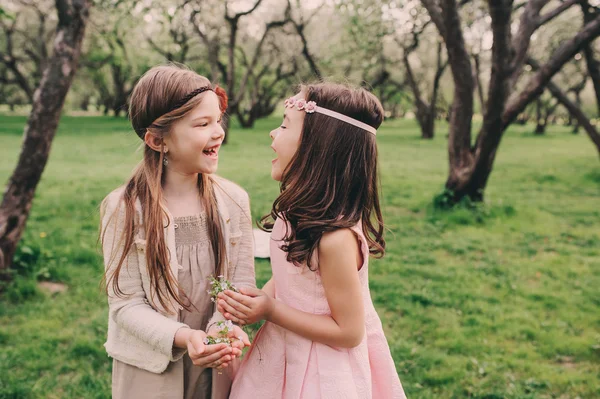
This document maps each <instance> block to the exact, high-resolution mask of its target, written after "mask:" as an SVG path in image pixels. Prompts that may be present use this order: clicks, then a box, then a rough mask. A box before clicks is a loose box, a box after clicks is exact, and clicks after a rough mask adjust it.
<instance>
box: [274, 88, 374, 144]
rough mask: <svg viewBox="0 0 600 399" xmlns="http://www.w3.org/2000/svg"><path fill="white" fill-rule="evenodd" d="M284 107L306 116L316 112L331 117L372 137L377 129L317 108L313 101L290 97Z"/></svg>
mask: <svg viewBox="0 0 600 399" xmlns="http://www.w3.org/2000/svg"><path fill="white" fill-rule="evenodd" d="M285 107H286V108H296V109H297V110H298V111H305V112H306V113H307V114H312V113H315V112H317V113H319V114H323V115H327V116H331V117H332V118H335V119H339V120H341V121H343V122H346V123H349V124H351V125H354V126H356V127H359V128H361V129H363V130H366V131H367V132H369V133H372V134H373V135H376V134H377V129H375V128H374V127H373V126H370V125H367V124H366V123H363V122H361V121H358V120H356V119H354V118H350V117H349V116H346V115H344V114H340V113H339V112H335V111H332V110H330V109H327V108H323V107H319V106H317V103H316V102H314V101H306V100H303V99H295V98H293V97H290V98H288V99H287V100H285Z"/></svg>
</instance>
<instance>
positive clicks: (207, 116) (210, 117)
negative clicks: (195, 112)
mask: <svg viewBox="0 0 600 399" xmlns="http://www.w3.org/2000/svg"><path fill="white" fill-rule="evenodd" d="M202 119H212V115H202V116H198V117H196V118H194V119H192V120H191V123H195V122H199V121H201V120H202Z"/></svg>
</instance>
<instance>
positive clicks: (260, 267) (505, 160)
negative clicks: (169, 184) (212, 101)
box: [0, 116, 600, 399]
mask: <svg viewBox="0 0 600 399" xmlns="http://www.w3.org/2000/svg"><path fill="white" fill-rule="evenodd" d="M24 122H25V119H24V118H22V117H9V116H1V117H0V140H1V143H2V145H1V146H0V182H1V183H2V184H4V183H5V182H6V180H7V179H8V177H9V175H10V173H11V172H12V169H13V167H14V165H15V163H16V160H17V157H18V153H19V149H20V144H21V135H22V129H23V124H24ZM278 123H279V120H278V119H267V120H262V121H260V122H259V123H258V124H257V126H256V128H255V129H253V130H250V131H243V130H240V129H238V128H234V129H233V130H232V134H231V143H230V144H229V145H227V146H226V148H224V150H223V151H222V156H221V162H220V169H219V172H220V174H222V175H223V176H225V177H227V178H230V179H232V180H234V181H236V182H237V183H239V184H240V185H242V186H243V187H244V188H245V189H246V190H247V191H248V192H249V193H250V197H251V199H252V211H253V215H254V217H255V218H257V217H258V216H259V215H262V214H264V213H266V212H267V211H268V209H269V207H270V203H271V201H272V200H273V199H274V198H275V196H276V194H277V191H278V186H277V184H276V183H275V182H273V181H271V180H270V174H269V171H270V162H269V161H270V159H271V158H272V152H271V149H270V148H269V147H268V144H269V138H268V132H269V130H270V129H271V128H272V127H274V126H276V125H277V124H278ZM531 131H532V127H531V126H525V127H523V126H515V127H512V128H511V130H510V131H509V132H508V133H507V135H506V137H505V138H504V139H503V142H502V144H501V147H500V151H499V153H498V156H497V160H496V166H495V169H494V172H493V174H492V176H491V179H490V183H489V186H488V189H487V191H486V204H485V205H484V206H482V207H479V208H477V209H475V210H468V209H464V208H463V209H456V210H454V211H450V212H442V211H437V210H435V209H433V207H432V206H431V203H432V199H433V197H434V196H435V195H436V194H438V193H440V192H441V190H442V187H443V182H444V180H445V177H446V173H447V153H446V138H445V130H444V126H440V127H439V129H438V135H437V137H436V138H435V140H433V141H422V140H420V139H419V138H418V129H417V127H416V125H415V123H414V122H412V121H399V122H391V123H387V124H386V125H384V127H382V129H381V130H380V135H379V136H378V142H379V148H380V154H381V159H380V161H381V168H380V169H381V177H382V182H383V199H382V201H383V205H384V216H385V220H386V223H387V226H388V228H389V230H390V231H389V234H388V235H387V239H388V248H389V250H388V253H387V256H386V257H385V258H384V259H382V260H377V261H373V262H372V267H371V272H370V273H371V274H370V279H371V292H372V296H373V300H374V302H375V305H376V307H377V310H378V311H379V314H380V316H381V318H382V320H383V323H384V327H385V330H386V335H387V337H388V340H389V343H390V347H391V350H392V354H393V357H394V360H395V363H396V367H397V369H398V373H399V374H400V377H401V379H402V382H403V384H404V388H405V390H406V392H407V395H408V397H409V398H467V397H470V398H481V399H483V398H486V399H496V398H498V399H500V398H523V399H525V398H562V399H566V398H573V399H574V398H578V397H579V398H597V397H600V377H599V375H600V312H599V309H600V308H599V306H600V294H599V292H600V291H599V290H598V287H599V286H600V229H599V228H598V226H599V225H600V206H599V204H600V201H599V199H600V164H599V163H598V156H597V154H596V153H595V151H594V149H593V146H592V145H591V144H590V143H589V142H588V140H587V138H586V137H585V135H583V134H581V135H572V134H570V133H569V129H567V128H562V127H553V128H551V129H550V130H549V132H548V134H547V135H546V136H542V137H534V136H533V135H532V134H531ZM138 147H139V140H138V139H137V138H136V137H135V135H134V134H133V133H132V132H131V131H130V130H129V127H128V125H127V123H126V121H124V120H122V119H113V118H101V117H78V118H72V117H64V118H63V119H62V121H61V125H60V130H59V133H58V135H57V137H56V140H55V141H54V144H53V147H52V154H51V157H50V161H49V164H48V166H47V168H46V171H45V172H44V175H43V178H42V181H41V184H40V185H39V188H38V190H37V192H36V197H35V201H34V204H33V209H32V213H31V217H30V219H29V222H28V225H27V230H26V232H25V236H24V239H23V243H22V245H21V248H20V251H19V261H18V264H19V268H18V271H19V273H20V274H19V277H17V279H16V281H15V283H14V285H13V286H11V287H9V288H8V289H7V290H6V292H5V294H3V296H2V298H1V299H0V345H1V347H2V350H1V351H0V376H1V377H0V398H96V397H98V398H104V397H109V396H110V378H111V376H110V370H111V362H110V359H109V358H108V357H107V355H106V353H105V351H104V348H103V347H102V344H103V343H104V340H105V334H106V325H107V306H106V299H105V297H104V296H103V293H102V292H101V290H100V289H99V281H100V278H101V275H102V262H101V258H100V256H99V250H98V246H97V243H96V239H97V226H98V205H99V204H100V202H101V200H102V198H103V197H104V196H105V195H106V194H107V193H108V192H109V191H111V190H112V189H113V188H114V187H116V186H118V185H119V184H121V183H122V182H123V181H124V180H125V179H126V177H127V176H128V175H129V173H130V172H131V170H132V168H133V166H134V165H135V163H136V160H137V159H139V157H140V156H141V153H140V152H139V151H137V148H138ZM257 275H258V280H259V281H258V282H259V284H262V283H264V282H265V281H266V280H267V279H268V277H269V275H270V270H269V265H268V263H267V262H264V261H260V262H258V263H257ZM35 278H38V279H49V280H56V281H64V282H65V283H67V284H68V287H69V289H68V291H67V292H65V293H62V294H57V295H55V296H50V295H48V294H45V293H43V292H42V291H40V290H39V289H38V288H37V287H36V284H35V283H34V279H35Z"/></svg>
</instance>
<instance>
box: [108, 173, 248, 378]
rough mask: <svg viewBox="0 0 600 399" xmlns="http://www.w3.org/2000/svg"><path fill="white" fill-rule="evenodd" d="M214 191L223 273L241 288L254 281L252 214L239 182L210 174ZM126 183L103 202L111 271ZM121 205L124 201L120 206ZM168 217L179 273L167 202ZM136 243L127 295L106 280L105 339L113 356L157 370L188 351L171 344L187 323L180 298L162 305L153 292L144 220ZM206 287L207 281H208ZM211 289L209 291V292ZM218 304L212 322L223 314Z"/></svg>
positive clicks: (126, 269)
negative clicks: (181, 318) (222, 242)
mask: <svg viewBox="0 0 600 399" xmlns="http://www.w3.org/2000/svg"><path fill="white" fill-rule="evenodd" d="M211 178H212V179H213V182H214V183H215V184H213V187H214V191H215V197H216V199H217V208H218V213H219V217H220V219H221V225H222V226H223V227H224V228H223V236H224V239H225V244H226V262H227V263H226V266H227V267H226V271H225V273H224V274H225V277H226V278H227V279H229V280H230V281H232V283H233V284H234V285H236V286H237V287H238V288H240V287H256V281H255V274H254V242H253V235H252V218H251V216H250V201H249V198H248V194H247V193H246V192H245V191H244V190H243V189H242V188H240V187H239V186H237V185H236V184H234V183H232V182H230V181H228V180H225V179H223V178H221V177H217V176H214V175H212V176H211ZM123 192H124V187H120V188H118V189H116V190H115V191H113V192H112V193H110V194H109V195H108V196H107V197H106V198H105V199H104V201H103V203H102V207H101V217H102V231H105V235H104V242H103V245H102V250H103V255H104V266H105V268H106V271H107V272H108V274H107V275H108V276H110V275H111V272H112V271H113V270H114V269H115V268H116V264H117V262H118V260H119V259H120V257H121V254H122V253H123V243H122V240H121V234H122V231H123V225H124V221H125V207H124V206H122V204H123V200H122V197H123ZM120 205H121V206H120ZM135 208H136V218H137V220H136V222H138V221H141V220H142V208H141V203H140V202H139V200H138V201H137V202H136V205H135ZM165 211H166V213H167V215H168V218H169V223H168V226H167V227H165V229H164V232H165V242H166V244H167V248H168V250H169V253H170V254H171V256H170V259H171V263H170V267H171V272H172V273H173V276H175V277H176V278H177V275H178V269H179V268H180V266H179V265H178V263H177V256H176V253H177V252H176V248H175V227H174V222H173V216H172V215H171V213H169V212H168V210H167V209H166V208H165ZM139 226H140V227H139V229H138V232H137V234H136V238H135V244H134V245H133V247H132V249H131V250H130V252H129V253H128V254H127V258H126V260H125V263H124V264H123V267H122V269H121V272H120V274H119V287H120V288H121V291H123V292H124V293H125V296H123V297H122V298H119V297H118V296H117V295H116V294H115V292H114V290H113V288H112V284H108V305H109V316H108V338H107V341H106V343H105V344H104V346H105V348H106V351H107V353H108V355H109V356H111V357H113V358H115V359H118V360H120V361H122V362H125V363H128V364H131V365H133V366H136V367H139V368H141V369H144V370H148V371H151V372H153V373H162V372H163V371H164V370H165V369H166V368H167V366H168V365H169V362H172V361H177V360H179V359H180V358H181V357H182V356H183V355H184V354H185V352H186V350H185V349H178V348H175V347H174V346H173V341H174V338H175V333H176V332H177V330H178V329H180V328H181V327H187V325H186V324H183V323H180V322H178V321H177V318H178V308H180V307H179V306H178V304H177V302H175V301H173V303H174V304H173V306H172V309H171V311H170V312H169V311H168V310H165V309H163V308H162V307H161V306H160V303H158V301H154V302H156V303H153V301H151V300H150V298H155V296H151V294H150V291H151V289H150V277H149V275H148V270H147V268H146V254H145V253H144V250H145V246H146V240H145V235H144V229H143V224H140V225H139ZM207 289H208V282H207ZM207 295H208V294H207ZM223 319H224V318H223V316H222V315H221V314H220V313H219V312H217V311H216V310H215V313H214V314H213V316H212V318H211V321H210V322H211V323H212V322H214V321H216V320H223Z"/></svg>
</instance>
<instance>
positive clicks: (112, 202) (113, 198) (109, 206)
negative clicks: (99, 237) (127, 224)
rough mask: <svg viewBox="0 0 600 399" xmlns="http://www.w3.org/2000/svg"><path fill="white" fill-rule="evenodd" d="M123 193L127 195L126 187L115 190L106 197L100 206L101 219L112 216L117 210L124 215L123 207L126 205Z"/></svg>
mask: <svg viewBox="0 0 600 399" xmlns="http://www.w3.org/2000/svg"><path fill="white" fill-rule="evenodd" d="M123 193H125V185H122V186H120V187H117V188H115V189H114V190H113V191H111V192H110V193H109V194H108V195H107V196H106V197H104V199H103V200H102V203H101V205H100V217H101V218H102V219H103V218H104V217H110V216H112V215H113V214H114V213H115V212H116V211H117V210H118V211H119V213H122V214H123V215H124V213H125V207H124V206H121V205H123V204H124V201H123ZM136 208H137V207H136Z"/></svg>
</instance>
